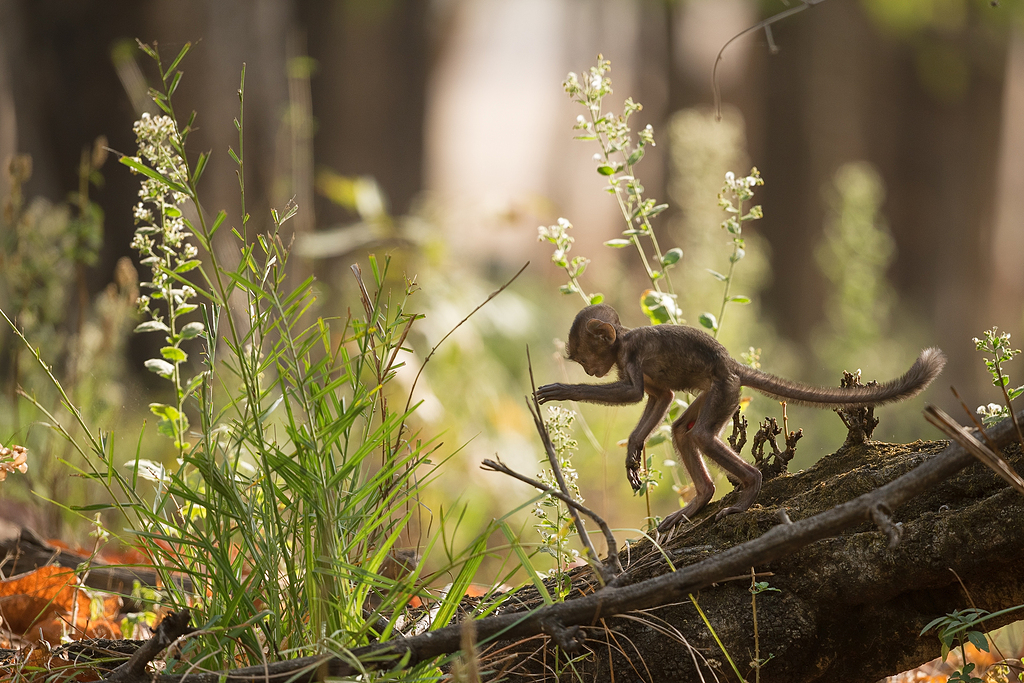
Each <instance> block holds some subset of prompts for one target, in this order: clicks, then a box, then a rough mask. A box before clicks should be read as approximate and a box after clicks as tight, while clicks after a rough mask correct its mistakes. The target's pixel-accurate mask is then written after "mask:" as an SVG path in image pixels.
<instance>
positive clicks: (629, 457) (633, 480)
mask: <svg viewBox="0 0 1024 683" xmlns="http://www.w3.org/2000/svg"><path fill="white" fill-rule="evenodd" d="M643 452H644V445H643V443H640V444H633V443H630V444H628V445H627V447H626V479H627V480H629V485H630V486H632V487H633V492H634V493H635V492H637V491H639V490H640V487H641V486H642V485H643V483H642V482H641V480H640V461H641V459H642V456H643Z"/></svg>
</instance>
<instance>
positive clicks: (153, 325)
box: [135, 320, 171, 333]
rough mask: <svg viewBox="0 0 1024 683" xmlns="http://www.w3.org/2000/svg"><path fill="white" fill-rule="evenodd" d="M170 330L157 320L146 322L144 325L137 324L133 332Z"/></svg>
mask: <svg viewBox="0 0 1024 683" xmlns="http://www.w3.org/2000/svg"><path fill="white" fill-rule="evenodd" d="M170 331H171V328H169V327H167V325H165V324H163V323H162V322H160V321H159V320H147V321H146V322H144V323H139V324H138V325H136V326H135V332H137V333H142V332H170Z"/></svg>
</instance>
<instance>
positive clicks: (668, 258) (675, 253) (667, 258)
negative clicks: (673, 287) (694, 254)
mask: <svg viewBox="0 0 1024 683" xmlns="http://www.w3.org/2000/svg"><path fill="white" fill-rule="evenodd" d="M681 258H683V250H682V249H680V248H679V247H676V248H674V249H669V250H668V251H667V252H665V255H664V256H662V257H661V265H663V266H671V265H672V264H673V263H678V262H679V259H681Z"/></svg>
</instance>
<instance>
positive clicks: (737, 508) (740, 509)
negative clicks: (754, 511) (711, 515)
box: [715, 505, 750, 522]
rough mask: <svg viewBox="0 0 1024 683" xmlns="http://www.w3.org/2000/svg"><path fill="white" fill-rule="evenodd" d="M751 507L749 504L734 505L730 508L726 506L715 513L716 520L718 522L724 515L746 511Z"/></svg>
mask: <svg viewBox="0 0 1024 683" xmlns="http://www.w3.org/2000/svg"><path fill="white" fill-rule="evenodd" d="M749 507H750V506H749V505H746V506H740V505H733V506H732V507H730V508H725V509H724V510H719V511H718V514H717V515H715V521H716V522H717V521H718V520H720V519H722V518H723V517H728V516H729V515H735V514H736V513H737V512H746V511H747V508H749Z"/></svg>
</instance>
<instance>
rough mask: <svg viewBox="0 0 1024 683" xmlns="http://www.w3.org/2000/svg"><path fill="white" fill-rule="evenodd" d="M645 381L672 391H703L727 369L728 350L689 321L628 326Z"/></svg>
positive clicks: (630, 344) (627, 342)
mask: <svg viewBox="0 0 1024 683" xmlns="http://www.w3.org/2000/svg"><path fill="white" fill-rule="evenodd" d="M625 337H626V338H625V339H623V342H625V343H626V344H628V345H629V346H631V347H632V349H633V351H634V352H635V353H636V354H637V357H639V358H640V359H641V361H640V364H641V368H642V369H643V372H644V380H645V382H650V383H653V384H654V385H656V386H657V387H660V388H663V389H671V390H672V391H691V392H695V391H703V390H705V389H707V388H708V387H709V386H710V385H711V383H712V381H713V380H714V379H716V378H717V377H718V375H720V374H721V373H722V372H728V368H729V366H730V364H729V362H728V360H729V352H728V351H727V350H726V349H725V347H724V346H722V345H721V344H720V343H719V342H718V340H716V339H715V338H714V337H712V336H711V335H709V334H707V333H706V332H703V331H702V330H699V329H697V328H695V327H690V326H688V325H650V326H647V327H637V328H634V329H631V330H629V331H628V332H627V333H626V335H625Z"/></svg>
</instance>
